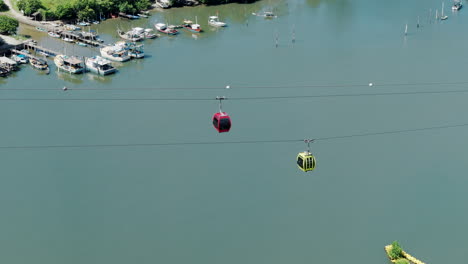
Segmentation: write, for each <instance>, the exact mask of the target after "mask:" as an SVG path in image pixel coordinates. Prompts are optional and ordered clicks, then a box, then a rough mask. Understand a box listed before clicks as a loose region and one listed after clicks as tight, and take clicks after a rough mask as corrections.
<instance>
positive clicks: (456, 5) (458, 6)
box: [452, 1, 463, 11]
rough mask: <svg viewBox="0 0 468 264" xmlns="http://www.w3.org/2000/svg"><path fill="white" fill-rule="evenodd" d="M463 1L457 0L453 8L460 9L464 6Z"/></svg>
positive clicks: (454, 9)
mask: <svg viewBox="0 0 468 264" xmlns="http://www.w3.org/2000/svg"><path fill="white" fill-rule="evenodd" d="M462 6H463V5H462V2H461V1H456V2H455V3H454V4H453V6H452V10H453V11H458V10H460V9H461V8H462Z"/></svg>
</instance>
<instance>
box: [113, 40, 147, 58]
mask: <svg viewBox="0 0 468 264" xmlns="http://www.w3.org/2000/svg"><path fill="white" fill-rule="evenodd" d="M115 45H116V46H120V47H122V49H124V50H126V51H127V52H128V55H129V56H130V57H131V58H136V59H142V58H144V57H145V52H144V51H143V45H136V44H135V43H128V42H124V41H119V42H117V43H115Z"/></svg>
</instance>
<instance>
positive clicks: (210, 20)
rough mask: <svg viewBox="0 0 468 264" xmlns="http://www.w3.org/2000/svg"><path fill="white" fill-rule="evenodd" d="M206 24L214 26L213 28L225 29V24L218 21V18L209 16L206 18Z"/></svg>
mask: <svg viewBox="0 0 468 264" xmlns="http://www.w3.org/2000/svg"><path fill="white" fill-rule="evenodd" d="M208 24H210V25H212V26H214V27H225V26H226V23H224V22H221V21H219V17H218V16H210V17H209V18H208Z"/></svg>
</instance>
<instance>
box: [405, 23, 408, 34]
mask: <svg viewBox="0 0 468 264" xmlns="http://www.w3.org/2000/svg"><path fill="white" fill-rule="evenodd" d="M406 35H408V23H406V25H405V36H406Z"/></svg>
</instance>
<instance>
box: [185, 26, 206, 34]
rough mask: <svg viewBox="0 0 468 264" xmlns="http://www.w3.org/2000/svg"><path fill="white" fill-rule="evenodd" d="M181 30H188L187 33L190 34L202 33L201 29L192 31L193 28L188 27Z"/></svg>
mask: <svg viewBox="0 0 468 264" xmlns="http://www.w3.org/2000/svg"><path fill="white" fill-rule="evenodd" d="M183 28H185V29H186V30H188V31H190V32H192V33H200V32H202V30H201V29H193V28H191V27H188V26H183Z"/></svg>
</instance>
